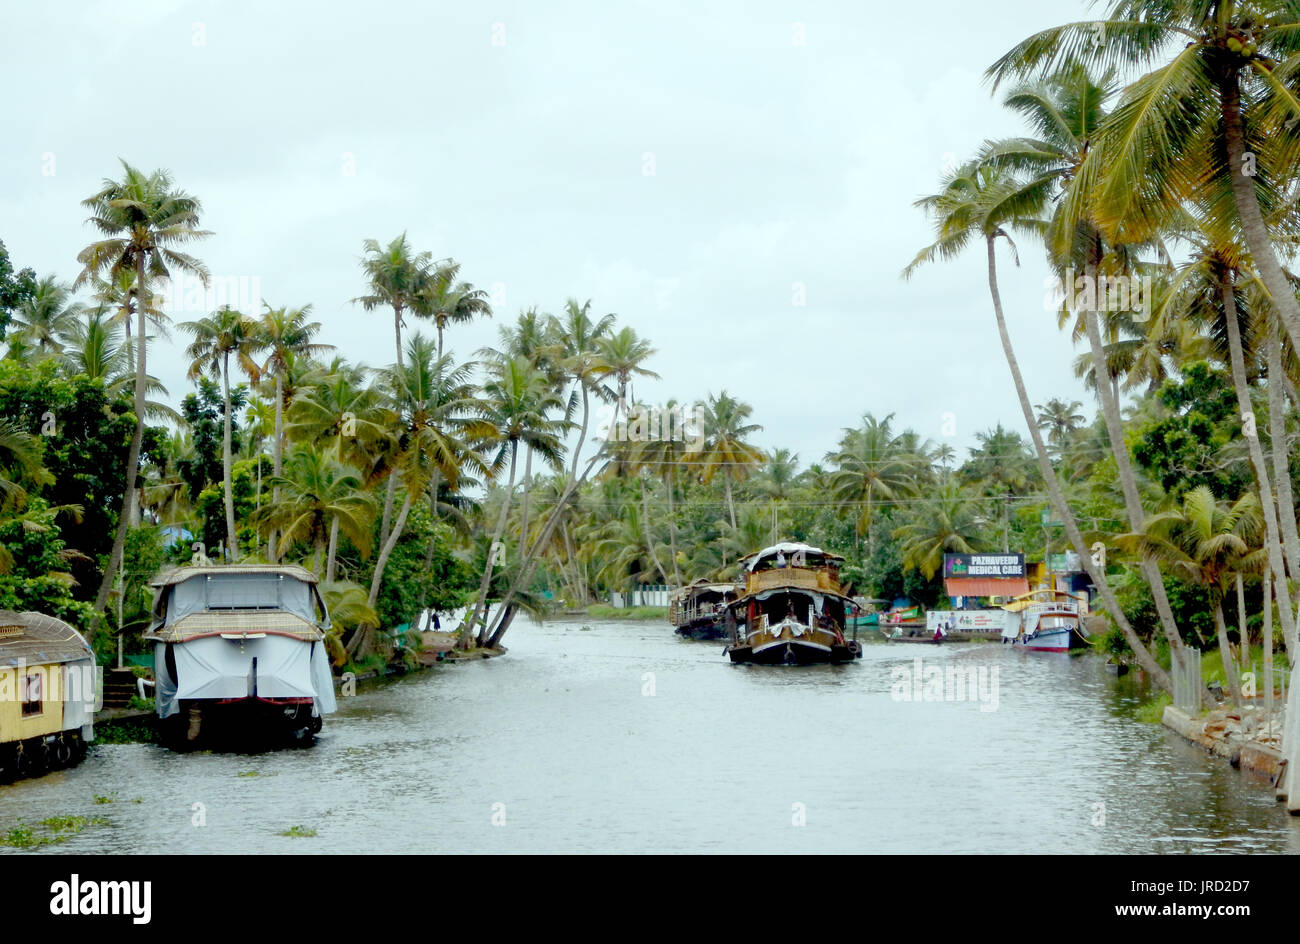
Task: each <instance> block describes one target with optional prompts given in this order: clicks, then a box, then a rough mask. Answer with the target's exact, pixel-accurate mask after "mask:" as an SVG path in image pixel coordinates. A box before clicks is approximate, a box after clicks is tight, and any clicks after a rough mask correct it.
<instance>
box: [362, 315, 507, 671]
mask: <svg viewBox="0 0 1300 944" xmlns="http://www.w3.org/2000/svg"><path fill="white" fill-rule="evenodd" d="M406 353H407V358H406V361H404V363H405V366H404V367H402V368H400V369H398V368H392V369H389V370H387V371H384V372H383V374H382V379H383V389H384V392H385V395H386V396H387V397H388V400H389V403H390V404H391V407H390V409H391V410H392V413H391V416H390V419H389V421H388V422H387V423H386V424H383V425H384V428H386V429H388V430H390V431H392V432H393V433H394V436H393V441H394V447H393V451H392V455H391V458H385V459H383V460H382V462H383V463H387V468H386V469H385V472H386V474H388V475H390V476H398V477H399V478H400V482H401V484H402V485H403V486H405V495H404V497H403V500H402V504H401V507H400V508H399V509H398V512H397V516H396V518H395V519H394V521H393V527H392V530H391V531H389V533H388V537H387V540H386V541H384V542H383V543H382V544H381V545H380V548H379V554H378V556H377V557H376V559H375V570H374V573H373V575H372V576H371V580H370V591H369V593H368V595H367V601H368V602H369V604H370V605H371V606H374V605H375V603H376V601H377V600H378V599H379V589H380V585H381V583H382V581H383V577H384V569H385V568H386V566H387V564H388V558H389V556H390V555H391V554H392V552H393V548H394V547H396V545H397V542H398V540H399V539H400V538H401V536H402V533H403V531H404V529H405V527H406V519H407V516H408V515H409V514H410V511H411V506H412V504H413V503H414V501H415V500H416V499H417V498H418V497H420V496H422V495H424V494H425V492H426V490H427V489H428V487H429V484H430V481H431V479H432V476H433V470H435V469H436V470H437V474H438V476H439V478H440V479H441V481H443V482H445V483H447V485H448V487H450V488H452V489H455V488H457V487H459V485H460V482H461V479H462V478H463V477H464V476H465V475H466V474H480V475H486V474H487V473H488V472H489V468H488V464H487V461H486V460H485V459H484V458H483V456H482V455H481V454H480V452H479V450H478V445H479V444H480V443H483V442H486V441H489V440H490V439H491V438H492V437H493V436H494V435H495V433H496V430H495V428H494V426H493V425H492V424H491V423H488V422H486V421H484V420H483V419H482V418H481V417H482V416H483V413H484V412H485V410H486V406H485V405H484V403H483V402H482V400H481V399H480V398H479V397H478V396H477V395H476V388H475V386H474V385H473V383H471V381H470V373H471V368H470V365H468V364H462V365H459V366H457V365H456V364H453V363H452V362H451V358H450V357H443V358H439V357H438V356H437V351H436V349H435V346H434V343H433V342H431V341H430V340H429V339H428V338H426V337H424V336H423V335H422V334H420V333H419V332H416V333H415V334H413V335H412V336H411V337H410V338H409V340H408V341H407V345H406ZM399 375H400V376H399ZM381 534H382V532H381ZM373 628H374V627H373V626H370V625H365V626H362V627H361V628H360V629H359V630H358V632H356V633H354V634H353V636H352V639H351V640H350V641H349V643H348V651H349V652H351V653H352V654H353V655H356V654H358V653H364V652H365V651H366V650H367V648H368V646H369V642H370V638H371V636H372V630H373Z"/></svg>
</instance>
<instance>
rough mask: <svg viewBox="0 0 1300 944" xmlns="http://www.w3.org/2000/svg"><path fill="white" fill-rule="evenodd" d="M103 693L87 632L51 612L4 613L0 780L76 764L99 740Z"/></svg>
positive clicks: (0, 627) (0, 620) (0, 626)
mask: <svg viewBox="0 0 1300 944" xmlns="http://www.w3.org/2000/svg"><path fill="white" fill-rule="evenodd" d="M98 695H99V685H98V672H97V670H96V666H95V653H94V652H93V651H92V650H91V648H90V646H89V645H88V644H87V642H86V640H85V637H83V636H82V635H81V633H79V632H77V630H76V629H74V628H73V627H71V626H69V625H68V624H67V623H65V622H63V620H60V619H55V618H54V617H53V616H46V615H45V614H44V613H31V612H28V613H15V612H13V611H12V610H0V782H3V783H8V782H9V781H11V780H13V779H14V778H15V777H19V776H22V777H33V776H37V775H39V774H42V773H44V772H45V771H47V770H56V769H58V768H60V767H71V766H73V765H75V764H77V763H78V762H79V761H80V760H81V759H82V758H83V757H84V756H85V755H86V746H87V744H88V743H89V742H90V741H92V740H93V739H94V736H95V729H94V716H95V709H96V707H97V701H96V699H97V697H98Z"/></svg>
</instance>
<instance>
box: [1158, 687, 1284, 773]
mask: <svg viewBox="0 0 1300 944" xmlns="http://www.w3.org/2000/svg"><path fill="white" fill-rule="evenodd" d="M1273 714H1274V716H1273V717H1272V718H1267V717H1265V716H1264V712H1262V711H1254V710H1249V709H1248V710H1246V711H1242V710H1241V709H1237V708H1217V709H1215V710H1213V711H1210V712H1207V713H1206V714H1205V715H1204V716H1200V717H1195V718H1194V717H1192V716H1191V715H1188V714H1187V713H1186V712H1184V711H1182V710H1181V709H1179V708H1176V707H1174V706H1173V705H1168V706H1166V707H1165V711H1164V715H1163V717H1162V718H1161V719H1160V720H1161V724H1163V725H1164V726H1165V727H1167V728H1169V729H1170V730H1171V731H1174V732H1175V733H1177V734H1178V735H1180V736H1181V737H1182V738H1184V739H1185V740H1187V741H1190V742H1191V743H1193V744H1195V745H1197V746H1198V747H1201V748H1203V749H1205V750H1207V751H1209V752H1210V753H1211V754H1213V755H1214V756H1216V757H1222V758H1224V759H1226V760H1227V761H1228V763H1229V764H1231V765H1232V766H1233V767H1236V768H1237V769H1239V770H1244V771H1246V772H1247V773H1251V774H1254V775H1255V776H1257V777H1261V778H1264V779H1267V780H1268V781H1269V782H1270V783H1276V782H1277V775H1278V772H1279V771H1280V770H1281V764H1282V754H1281V747H1282V739H1281V731H1282V714H1283V711H1282V709H1278V710H1276V711H1274V713H1273Z"/></svg>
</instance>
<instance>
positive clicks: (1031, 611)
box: [1002, 590, 1088, 652]
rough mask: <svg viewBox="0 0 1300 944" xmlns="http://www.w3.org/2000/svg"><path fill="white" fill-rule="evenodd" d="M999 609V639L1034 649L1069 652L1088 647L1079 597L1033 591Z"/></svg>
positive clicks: (1070, 594) (1020, 646)
mask: <svg viewBox="0 0 1300 944" xmlns="http://www.w3.org/2000/svg"><path fill="white" fill-rule="evenodd" d="M1002 609H1004V610H1006V611H1007V621H1006V625H1005V626H1003V629H1002V641H1003V642H1009V643H1011V644H1012V645H1013V646H1017V647H1019V648H1021V649H1029V650H1032V651H1034V652H1069V651H1070V650H1071V649H1085V648H1087V647H1088V631H1087V630H1086V629H1084V628H1083V622H1082V620H1081V619H1080V603H1079V598H1078V597H1076V596H1075V595H1074V594H1072V593H1067V592H1066V591H1064V590H1033V591H1031V592H1029V593H1025V594H1021V595H1020V596H1018V597H1016V598H1015V599H1013V600H1012V601H1011V602H1010V603H1007V604H1005V605H1004V606H1003V607H1002Z"/></svg>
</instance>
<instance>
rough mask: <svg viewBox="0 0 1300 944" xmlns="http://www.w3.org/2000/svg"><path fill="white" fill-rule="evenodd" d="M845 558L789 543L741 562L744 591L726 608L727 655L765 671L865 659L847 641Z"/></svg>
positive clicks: (855, 644) (848, 601)
mask: <svg viewBox="0 0 1300 944" xmlns="http://www.w3.org/2000/svg"><path fill="white" fill-rule="evenodd" d="M843 559H844V558H842V557H840V556H839V555H837V554H830V553H828V552H826V551H823V550H821V549H820V548H816V547H811V546H809V545H807V544H797V543H793V542H785V543H781V544H774V545H772V546H771V547H766V548H764V549H763V550H761V551H759V552H758V553H756V554H751V555H750V556H749V557H746V558H744V559H742V560H741V561H740V567H741V576H742V578H743V579H744V588H743V590H742V591H741V593H740V596H739V598H738V599H737V600H736V601H735V602H734V603H732V604H730V605H729V606H728V607H727V634H728V637H729V644H728V646H727V650H726V651H727V654H728V655H729V656H730V657H731V661H732V662H754V663H758V664H763V665H804V664H808V663H825V662H851V661H853V660H854V659H855V658H858V659H860V658H862V647H861V645H860V644H859V643H858V641H857V640H856V639H853V640H848V639H845V637H844V625H845V616H846V614H847V613H849V612H850V611H851V609H852V607H853V601H852V599H850V598H849V597H847V596H845V595H844V593H843V592H842V590H841V587H840V581H839V562H840V561H842V560H843Z"/></svg>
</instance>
